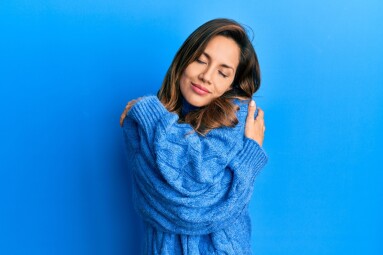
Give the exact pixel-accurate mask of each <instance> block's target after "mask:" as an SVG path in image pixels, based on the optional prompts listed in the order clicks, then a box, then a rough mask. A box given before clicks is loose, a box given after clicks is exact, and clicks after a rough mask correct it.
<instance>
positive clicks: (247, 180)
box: [123, 96, 267, 255]
mask: <svg viewBox="0 0 383 255" xmlns="http://www.w3.org/2000/svg"><path fill="white" fill-rule="evenodd" d="M235 103H236V104H237V105H239V106H240V110H238V112H237V118H238V120H239V123H238V124H237V125H236V126H235V127H233V128H230V127H224V128H218V129H214V130H212V131H210V132H209V133H208V134H207V135H206V136H201V135H199V134H198V133H196V132H192V131H193V128H192V127H191V125H190V124H186V123H178V119H179V117H178V115H177V114H175V113H171V112H169V111H167V109H166V108H165V107H164V106H163V105H162V104H161V102H160V101H159V100H158V98H157V97H156V96H146V97H143V98H142V99H141V100H140V101H138V102H137V103H136V104H135V105H134V106H133V107H132V108H131V109H130V111H129V113H128V115H127V117H126V118H125V120H124V126H123V131H124V136H125V142H126V147H127V150H128V156H129V167H130V169H131V170H132V173H133V201H134V206H135V208H136V210H137V212H138V213H139V214H140V215H141V216H142V218H143V220H144V222H145V226H146V228H145V247H144V254H161V255H165V254H169V255H170V254H188V255H194V254H251V246H250V234H251V222H250V218H249V214H248V203H249V201H250V198H251V195H252V191H253V184H254V179H255V176H256V175H257V173H258V172H259V171H260V170H261V168H262V167H263V166H264V165H265V164H266V162H267V156H266V154H265V152H264V150H263V149H262V148H261V147H260V146H259V144H258V143H257V142H256V141H254V140H252V139H249V138H247V137H245V136H244V128H245V120H246V116H247V106H248V102H244V101H239V100H235ZM190 110H193V107H192V106H191V105H190V104H188V103H187V102H186V101H184V103H183V109H182V112H183V114H186V113H187V112H188V111H190Z"/></svg>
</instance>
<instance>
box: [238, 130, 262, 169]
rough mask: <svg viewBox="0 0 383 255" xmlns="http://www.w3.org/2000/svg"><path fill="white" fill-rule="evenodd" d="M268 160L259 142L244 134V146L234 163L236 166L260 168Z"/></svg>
mask: <svg viewBox="0 0 383 255" xmlns="http://www.w3.org/2000/svg"><path fill="white" fill-rule="evenodd" d="M267 161H268V156H267V154H266V152H265V151H264V150H263V148H262V147H261V146H260V145H259V144H258V142H256V141H255V140H253V139H250V138H248V137H246V136H244V140H243V148H242V150H241V151H240V152H239V153H238V154H237V157H235V160H234V161H233V162H232V163H233V167H234V168H242V167H244V168H246V169H256V170H260V169H261V168H262V167H263V166H265V165H266V163H267Z"/></svg>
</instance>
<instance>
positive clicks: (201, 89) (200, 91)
mask: <svg viewBox="0 0 383 255" xmlns="http://www.w3.org/2000/svg"><path fill="white" fill-rule="evenodd" d="M191 85H192V89H193V91H194V92H195V93H197V94H199V95H206V94H208V93H210V91H209V90H207V89H205V88H204V87H202V86H201V85H199V84H194V83H191Z"/></svg>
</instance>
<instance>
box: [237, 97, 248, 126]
mask: <svg viewBox="0 0 383 255" xmlns="http://www.w3.org/2000/svg"><path fill="white" fill-rule="evenodd" d="M233 103H234V104H235V105H237V106H238V107H239V109H238V111H237V118H238V121H239V122H240V123H241V122H243V121H244V120H245V119H246V116H247V110H248V108H249V103H250V99H246V100H241V99H237V98H235V99H233Z"/></svg>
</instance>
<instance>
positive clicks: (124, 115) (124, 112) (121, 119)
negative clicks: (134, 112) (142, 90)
mask: <svg viewBox="0 0 383 255" xmlns="http://www.w3.org/2000/svg"><path fill="white" fill-rule="evenodd" d="M140 100H141V97H139V98H137V99H133V100H131V101H129V103H127V104H126V106H125V109H124V111H123V112H122V114H121V116H120V126H121V127H122V126H123V125H124V119H125V118H126V115H127V114H128V112H129V111H130V109H131V108H132V106H133V105H134V104H135V103H137V102H138V101H140Z"/></svg>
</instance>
